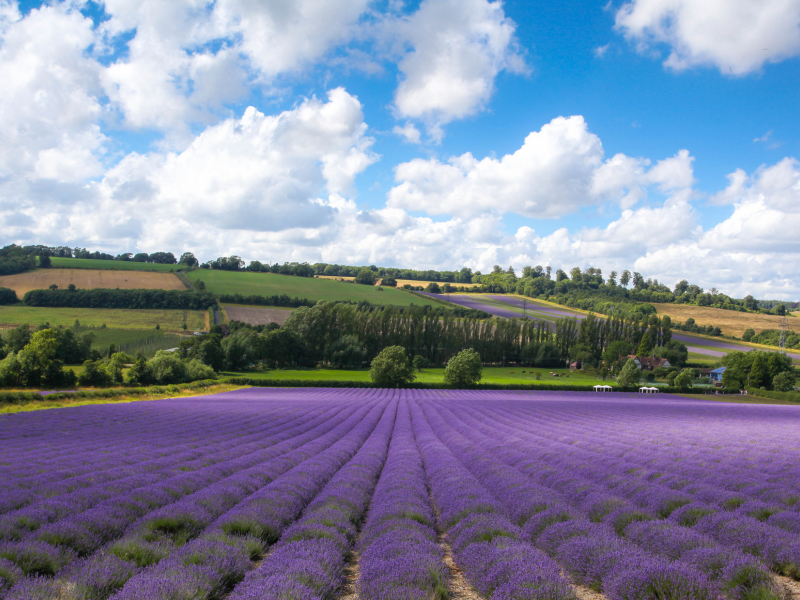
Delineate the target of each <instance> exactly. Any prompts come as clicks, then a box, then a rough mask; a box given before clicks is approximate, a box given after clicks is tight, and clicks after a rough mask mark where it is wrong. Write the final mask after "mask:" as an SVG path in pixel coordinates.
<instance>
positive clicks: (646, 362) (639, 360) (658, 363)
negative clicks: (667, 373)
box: [628, 354, 672, 371]
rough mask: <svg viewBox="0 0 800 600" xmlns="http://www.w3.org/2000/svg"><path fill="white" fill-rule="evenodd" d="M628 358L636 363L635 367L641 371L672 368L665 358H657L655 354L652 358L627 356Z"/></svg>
mask: <svg viewBox="0 0 800 600" xmlns="http://www.w3.org/2000/svg"><path fill="white" fill-rule="evenodd" d="M628 358H632V359H633V362H635V363H636V366H637V367H638V368H639V370H641V371H652V370H653V369H658V368H659V367H664V368H665V369H668V368H669V367H671V366H672V364H671V363H670V362H669V360H667V359H666V358H659V357H657V356H656V355H655V354H654V355H653V356H633V355H631V356H629V357H628Z"/></svg>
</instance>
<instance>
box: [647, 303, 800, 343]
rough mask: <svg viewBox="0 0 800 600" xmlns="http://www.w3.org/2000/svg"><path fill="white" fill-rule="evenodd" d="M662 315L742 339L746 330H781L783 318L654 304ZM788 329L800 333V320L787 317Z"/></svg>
mask: <svg viewBox="0 0 800 600" xmlns="http://www.w3.org/2000/svg"><path fill="white" fill-rule="evenodd" d="M653 306H655V307H656V310H657V311H658V314H660V315H669V317H670V318H671V319H672V320H673V321H686V319H688V318H690V317H691V318H692V319H694V320H695V322H696V323H697V324H698V325H713V326H714V327H719V328H720V329H721V330H722V333H723V334H725V335H735V336H736V337H742V334H743V333H744V331H745V329H748V328H752V329H753V330H754V331H755V332H756V333H759V332H761V331H764V330H765V329H780V328H781V321H783V317H779V316H777V315H759V314H755V313H742V312H735V311H732V310H723V309H721V308H708V307H705V306H692V305H691V304H655V303H654V304H653ZM786 321H787V323H788V328H789V329H790V330H794V331H800V319H798V318H797V317H793V316H788V317H786Z"/></svg>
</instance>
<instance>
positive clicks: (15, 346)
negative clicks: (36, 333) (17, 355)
mask: <svg viewBox="0 0 800 600" xmlns="http://www.w3.org/2000/svg"><path fill="white" fill-rule="evenodd" d="M32 335H33V333H32V332H31V330H30V328H29V327H28V326H27V325H20V326H19V327H15V328H14V329H12V330H11V331H9V332H8V333H7V334H6V344H7V345H8V351H9V352H19V351H20V350H22V349H23V348H24V347H25V346H27V345H28V344H29V343H30V341H31V336H32Z"/></svg>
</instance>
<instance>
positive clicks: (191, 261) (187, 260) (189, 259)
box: [179, 252, 200, 267]
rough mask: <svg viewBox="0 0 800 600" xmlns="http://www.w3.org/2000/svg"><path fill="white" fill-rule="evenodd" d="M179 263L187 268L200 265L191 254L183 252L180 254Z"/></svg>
mask: <svg viewBox="0 0 800 600" xmlns="http://www.w3.org/2000/svg"><path fill="white" fill-rule="evenodd" d="M179 262H180V264H182V265H185V266H187V267H196V266H197V265H199V264H200V261H198V260H197V258H196V257H195V255H194V254H192V253H191V252H184V253H183V254H181V259H180V261H179Z"/></svg>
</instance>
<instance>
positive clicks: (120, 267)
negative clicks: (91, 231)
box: [50, 256, 181, 273]
mask: <svg viewBox="0 0 800 600" xmlns="http://www.w3.org/2000/svg"><path fill="white" fill-rule="evenodd" d="M50 260H51V262H52V265H53V266H54V267H57V268H59V269H114V270H117V271H164V272H167V273H169V272H170V271H177V270H178V269H180V268H181V267H179V266H178V265H157V264H154V263H140V262H132V261H127V260H94V259H91V258H59V257H55V256H54V257H52V258H51V259H50Z"/></svg>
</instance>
